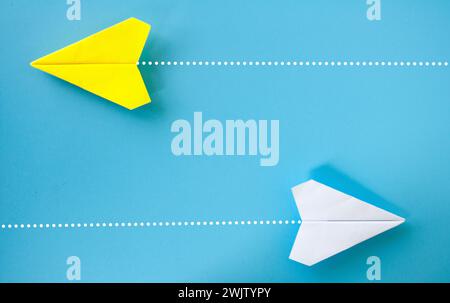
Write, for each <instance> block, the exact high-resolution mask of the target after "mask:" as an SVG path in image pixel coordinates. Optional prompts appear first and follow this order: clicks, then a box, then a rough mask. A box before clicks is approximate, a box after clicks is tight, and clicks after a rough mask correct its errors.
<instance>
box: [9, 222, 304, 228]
mask: <svg viewBox="0 0 450 303" xmlns="http://www.w3.org/2000/svg"><path fill="white" fill-rule="evenodd" d="M299 224H301V220H241V221H238V220H234V221H231V220H228V221H225V220H222V221H133V222H129V221H128V222H90V223H88V222H83V223H81V222H80V223H34V224H1V229H2V230H17V229H81V228H87V229H92V228H145V227H186V226H233V225H299Z"/></svg>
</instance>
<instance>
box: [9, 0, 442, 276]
mask: <svg viewBox="0 0 450 303" xmlns="http://www.w3.org/2000/svg"><path fill="white" fill-rule="evenodd" d="M65 2H66V1H64V0H49V1H24V0H15V1H12V0H4V1H1V4H0V28H1V33H2V34H1V44H2V46H1V48H0V60H1V68H0V223H4V224H8V223H11V224H14V223H25V224H26V223H66V222H68V223H70V222H103V221H105V222H115V221H119V222H121V221H141V220H143V221H153V220H155V221H160V220H162V221H166V220H168V221H172V220H216V219H217V220H222V219H224V220H229V219H231V220H241V219H243V220H247V219H252V220H253V219H257V220H259V219H264V220H265V219H270V220H271V219H277V220H278V219H283V220H284V219H299V215H298V212H297V209H296V206H295V203H294V200H293V198H292V196H291V193H290V188H291V187H292V186H294V185H296V184H298V183H300V182H303V181H306V180H307V179H309V178H311V177H314V178H315V179H317V180H319V181H321V182H324V183H326V184H329V185H331V186H334V187H336V188H338V189H340V190H342V191H345V192H347V193H350V194H353V195H355V196H357V197H359V198H361V199H363V200H366V201H368V202H370V203H373V204H375V205H377V206H381V207H383V208H385V209H387V210H389V211H393V212H394V213H396V214H398V215H400V216H403V217H405V218H406V219H407V222H406V224H403V225H402V226H400V227H398V228H396V229H394V230H391V231H389V232H387V233H385V234H383V235H381V236H378V237H376V238H374V239H371V240H370V241H367V242H364V243H362V244H360V245H358V246H356V247H354V248H352V249H350V250H348V251H346V252H344V253H342V254H339V255H337V256H335V257H333V258H331V259H328V260H326V261H324V262H322V263H320V264H318V265H317V266H314V267H311V268H309V267H306V266H303V265H301V264H299V263H296V262H294V261H291V260H289V259H288V256H289V252H290V249H291V247H292V244H293V240H294V238H295V235H296V233H297V230H298V226H295V225H276V226H272V225H270V226H265V225H263V226H259V225H258V226H231V227H204V228H202V227H198V228H159V229H158V228H144V229H139V228H132V229H127V228H124V229H123V228H122V229H69V230H66V229H55V230H53V229H49V230H20V229H19V230H1V231H0V251H1V253H0V281H2V282H6V281H8V282H9V281H58V282H59V281H61V282H63V281H66V268H67V265H66V258H67V257H68V256H72V255H75V256H78V257H80V259H81V262H82V281H159V282H167V281H180V282H184V281H190V282H202V281H242V282H245V281H254V282H259V281H267V282H272V281H274V282H283V281H284V282H288V281H298V282H304V281H319V282H331V281H337V282H345V281H367V280H366V269H367V265H366V264H365V263H366V259H367V257H369V256H372V255H376V256H379V257H380V258H381V260H382V281H384V282H394V281H395V282H400V281H408V282H412V281H447V282H448V281H450V237H449V236H448V230H449V229H448V226H449V212H450V201H449V198H450V186H449V185H450V156H449V155H450V140H449V138H450V137H449V135H450V124H449V118H450V102H449V101H450V100H449V98H450V85H449V83H450V73H449V68H448V67H440V68H438V67H436V68H431V67H430V68H419V67H416V68H412V67H411V68H406V67H403V68H401V67H397V68H394V67H392V68H387V67H385V68H382V67H378V68H369V67H366V68H363V67H359V68H356V67H353V68H350V67H340V68H294V67H264V68H263V67H259V68H242V67H240V68H236V67H167V66H166V67H151V68H150V67H143V68H142V74H143V77H144V80H145V82H146V85H147V87H148V90H149V92H150V95H151V97H152V100H153V102H152V103H151V104H149V105H146V106H144V107H142V108H139V109H137V110H134V111H128V110H126V109H124V108H121V107H119V106H117V105H115V104H112V103H110V102H106V101H104V100H102V99H101V98H99V97H96V96H94V95H92V94H90V93H87V92H85V91H83V90H81V89H78V88H76V87H74V86H72V85H69V84H67V83H65V82H64V81H61V80H59V79H56V78H53V77H51V76H49V75H46V74H44V73H42V72H40V71H37V70H35V69H32V68H31V67H30V66H29V62H31V61H32V60H34V59H36V58H39V57H41V56H43V55H45V54H48V53H50V52H52V51H54V50H56V49H59V48H61V47H63V46H66V45H68V44H70V43H72V42H75V41H77V40H79V39H81V38H84V37H86V36H88V35H90V34H92V33H94V32H97V31H99V30H101V29H103V28H106V27H108V26H111V25H113V24H115V23H117V22H120V21H122V20H124V19H126V18H129V17H132V16H134V17H137V18H139V19H141V20H144V21H146V22H148V23H150V24H151V25H152V32H151V34H150V37H149V40H148V42H147V45H146V48H145V50H144V52H143V55H142V58H143V59H145V60H203V61H205V60H222V61H224V60H254V61H255V60H279V61H282V60H286V61H287V60H354V61H356V60H386V61H388V60H391V61H394V60H405V61H406V60H418V61H419V60H448V59H449V51H450V41H449V39H448V33H449V29H450V2H449V1H446V0H434V1H419V0H408V1H406V0H403V1H399V0H396V1H382V20H381V21H380V22H369V21H368V20H367V19H366V4H365V0H358V1H332V0H327V1H326V0H314V1H312V0H308V1H306V0H305V1H298V0H292V1H274V0H273V1H238V0H233V1H222V2H218V1H167V0H164V1H138V0H127V1H110V0H96V1H86V0H84V1H82V20H81V21H68V20H67V19H66V9H67V5H66V3H65ZM194 111H202V112H203V116H204V119H205V120H206V119H212V118H215V119H219V120H222V121H224V120H225V119H255V120H259V119H268V120H271V119H278V120H280V162H279V164H278V166H275V167H260V166H259V158H257V157H175V156H173V155H172V153H171V150H170V144H171V140H172V138H173V134H172V133H171V132H170V125H171V123H172V122H173V121H174V120H176V119H188V120H190V121H192V119H193V113H194Z"/></svg>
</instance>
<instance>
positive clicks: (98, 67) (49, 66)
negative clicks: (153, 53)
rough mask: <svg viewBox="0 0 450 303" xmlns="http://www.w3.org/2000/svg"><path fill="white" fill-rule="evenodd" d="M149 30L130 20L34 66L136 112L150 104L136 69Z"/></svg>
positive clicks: (77, 43)
mask: <svg viewBox="0 0 450 303" xmlns="http://www.w3.org/2000/svg"><path fill="white" fill-rule="evenodd" d="M150 28H151V26H150V25H149V24H147V23H145V22H142V21H140V20H138V19H136V18H130V19H127V20H125V21H123V22H120V23H118V24H116V25H114V26H112V27H109V28H107V29H105V30H102V31H100V32H98V33H95V34H93V35H91V36H89V37H87V38H85V39H83V40H80V41H78V42H76V43H74V44H71V45H69V46H67V47H65V48H62V49H60V50H58V51H56V52H54V53H51V54H49V55H47V56H44V57H42V58H40V59H37V60H36V61H33V62H32V63H31V66H33V67H34V68H37V69H39V70H42V71H44V72H46V73H49V74H51V75H53V76H56V77H58V78H60V79H63V80H65V81H67V82H70V83H72V84H74V85H77V86H79V87H81V88H83V89H85V90H87V91H89V92H91V93H93V94H96V95H98V96H100V97H103V98H105V99H107V100H109V101H111V102H114V103H117V104H119V105H121V106H124V107H126V108H128V109H135V108H137V107H139V106H142V105H144V104H147V103H149V102H150V97H149V95H148V92H147V89H146V87H145V84H144V81H143V79H142V76H141V73H140V72H139V69H138V67H137V66H136V63H137V62H138V60H139V58H140V56H141V53H142V49H143V48H144V45H145V41H146V40H147V36H148V34H149V32H150Z"/></svg>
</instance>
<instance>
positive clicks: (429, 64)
mask: <svg viewBox="0 0 450 303" xmlns="http://www.w3.org/2000/svg"><path fill="white" fill-rule="evenodd" d="M136 65H142V66H246V67H250V66H313V67H336V66H338V67H342V66H347V67H348V66H351V67H355V66H356V67H361V66H364V67H367V66H369V67H380V66H383V67H386V66H389V67H392V66H395V67H398V66H401V67H417V66H420V67H443V66H444V67H448V61H350V60H347V61H308V60H307V61H297V60H290V61H138V62H136Z"/></svg>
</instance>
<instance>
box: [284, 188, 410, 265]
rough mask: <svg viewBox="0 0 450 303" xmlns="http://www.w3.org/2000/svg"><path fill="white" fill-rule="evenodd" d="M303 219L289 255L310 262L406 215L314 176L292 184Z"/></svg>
mask: <svg viewBox="0 0 450 303" xmlns="http://www.w3.org/2000/svg"><path fill="white" fill-rule="evenodd" d="M292 193H293V195H294V199H295V203H296V204H297V208H298V210H299V212H300V216H301V219H302V223H301V225H300V229H299V231H298V234H297V237H296V239H295V242H294V246H293V247H292V251H291V254H290V256H289V258H290V259H292V260H294V261H297V262H300V263H302V264H305V265H308V266H311V265H314V264H316V263H318V262H320V261H322V260H324V259H327V258H329V257H331V256H333V255H335V254H337V253H340V252H342V251H344V250H346V249H348V248H350V247H352V246H354V245H356V244H358V243H361V242H363V241H365V240H367V239H370V238H372V237H374V236H376V235H378V234H381V233H382V232H385V231H387V230H389V229H391V228H394V227H396V226H398V225H400V224H402V223H403V222H405V219H403V218H401V217H399V216H396V215H394V214H392V213H390V212H387V211H385V210H383V209H380V208H378V207H375V206H373V205H371V204H368V203H366V202H364V201H361V200H359V199H356V198H354V197H352V196H350V195H347V194H344V193H342V192H340V191H337V190H335V189H333V188H331V187H329V186H326V185H324V184H322V183H319V182H317V181H314V180H309V181H307V182H305V183H302V184H299V185H297V186H295V187H293V188H292Z"/></svg>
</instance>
